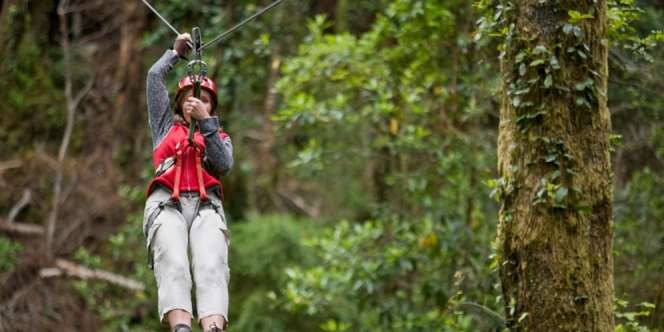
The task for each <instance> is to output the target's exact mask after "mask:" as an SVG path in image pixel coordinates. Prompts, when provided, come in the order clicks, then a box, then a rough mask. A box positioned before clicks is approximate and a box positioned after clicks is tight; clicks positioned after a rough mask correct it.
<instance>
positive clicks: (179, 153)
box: [171, 140, 208, 201]
mask: <svg viewBox="0 0 664 332" xmlns="http://www.w3.org/2000/svg"><path fill="white" fill-rule="evenodd" d="M189 148H191V149H193V150H194V153H195V155H196V156H195V157H194V158H195V159H196V181H197V182H198V194H199V197H200V199H201V200H202V201H207V200H208V195H207V191H206V190H205V181H204V180H203V165H202V164H201V158H202V154H203V149H201V147H200V146H199V145H198V144H196V142H192V143H191V144H190V143H189V142H188V141H187V140H183V141H182V142H179V143H178V144H177V145H176V146H175V182H174V183H173V193H172V194H171V199H173V200H174V201H179V200H180V182H181V179H182V163H183V159H184V158H183V157H184V150H186V149H189Z"/></svg>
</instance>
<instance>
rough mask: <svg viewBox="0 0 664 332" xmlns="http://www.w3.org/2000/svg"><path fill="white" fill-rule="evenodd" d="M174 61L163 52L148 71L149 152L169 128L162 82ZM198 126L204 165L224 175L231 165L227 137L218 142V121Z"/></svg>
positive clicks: (174, 57)
mask: <svg viewBox="0 0 664 332" xmlns="http://www.w3.org/2000/svg"><path fill="white" fill-rule="evenodd" d="M178 59H179V58H178V56H177V54H176V53H175V52H174V51H172V50H167V51H166V52H164V55H162V56H161V58H160V59H159V60H157V62H155V64H154V65H152V67H151V68H150V70H149V71H148V77H147V88H146V91H147V99H148V122H149V124H150V132H151V134H152V148H153V149H156V148H157V146H159V143H161V141H162V140H163V139H164V137H166V134H167V133H168V131H169V130H170V128H171V126H172V125H173V112H171V111H170V110H169V105H170V99H169V96H168V90H167V88H166V83H165V82H166V76H167V75H168V73H169V72H170V71H171V70H172V69H173V66H174V65H175V63H177V62H178ZM198 127H199V128H200V132H201V134H202V135H203V138H204V140H205V164H206V166H207V167H208V168H209V169H210V170H211V171H212V172H213V173H214V174H219V175H226V174H228V172H229V171H230V169H231V167H232V166H233V144H232V142H231V139H230V137H228V136H225V137H224V139H222V138H221V136H220V135H219V118H218V117H216V116H211V117H210V118H207V119H204V120H200V121H198Z"/></svg>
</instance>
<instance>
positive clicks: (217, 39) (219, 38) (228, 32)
mask: <svg viewBox="0 0 664 332" xmlns="http://www.w3.org/2000/svg"><path fill="white" fill-rule="evenodd" d="M141 1H143V3H144V4H145V5H146V6H147V7H148V8H150V10H151V11H152V12H153V13H154V14H155V15H157V17H159V18H160V19H161V21H162V22H164V24H166V25H167V26H168V27H169V28H170V29H171V30H172V31H173V32H175V34H176V35H178V36H179V35H180V32H179V31H178V30H177V29H176V28H175V27H173V25H172V24H171V23H169V22H168V21H167V20H166V19H165V18H164V17H163V16H162V15H161V14H159V12H158V11H157V10H156V9H155V8H154V7H152V5H150V3H149V2H147V0H141ZM283 2H284V0H277V1H275V2H273V3H271V4H270V5H268V6H267V7H265V8H263V9H261V10H259V11H257V12H256V13H255V14H253V15H251V16H249V17H248V18H246V19H244V20H243V21H242V22H240V23H238V24H236V25H234V26H233V27H231V28H230V29H228V30H226V31H224V32H223V33H221V34H220V35H219V36H217V37H214V38H213V39H212V40H210V41H209V42H207V43H205V44H203V45H201V46H200V50H201V51H202V50H204V49H206V48H207V47H208V46H210V45H212V44H216V43H218V42H220V41H222V40H224V39H226V38H227V37H228V36H229V35H231V34H232V33H233V32H235V31H237V30H239V29H241V28H242V27H243V26H245V25H247V23H249V22H251V21H253V20H254V19H256V18H257V17H259V16H261V15H263V14H265V13H267V12H269V11H270V10H272V9H274V8H276V7H277V6H279V5H280V4H282V3H283ZM190 46H192V45H190Z"/></svg>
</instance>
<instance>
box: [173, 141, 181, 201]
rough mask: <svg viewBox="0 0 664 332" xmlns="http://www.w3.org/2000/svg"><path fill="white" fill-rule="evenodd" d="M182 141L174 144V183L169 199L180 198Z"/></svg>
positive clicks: (176, 199)
mask: <svg viewBox="0 0 664 332" xmlns="http://www.w3.org/2000/svg"><path fill="white" fill-rule="evenodd" d="M182 156H183V151H182V142H180V143H178V144H177V145H176V146H175V183H173V193H172V194H171V199H173V200H174V201H179V200H180V180H181V178H182Z"/></svg>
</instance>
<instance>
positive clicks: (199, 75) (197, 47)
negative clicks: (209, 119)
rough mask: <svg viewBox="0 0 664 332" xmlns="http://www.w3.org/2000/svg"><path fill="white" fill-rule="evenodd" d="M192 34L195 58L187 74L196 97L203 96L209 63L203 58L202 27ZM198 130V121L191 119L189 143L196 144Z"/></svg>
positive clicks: (194, 30)
mask: <svg viewBox="0 0 664 332" xmlns="http://www.w3.org/2000/svg"><path fill="white" fill-rule="evenodd" d="M191 36H192V39H193V42H194V45H193V46H194V50H193V51H194V59H193V60H191V61H189V63H187V76H189V79H190V80H191V81H192V82H193V83H194V97H195V98H200V97H201V82H203V79H205V76H206V75H207V64H206V63H205V62H204V61H203V60H201V58H202V48H201V45H202V44H203V41H202V40H201V29H199V28H198V27H194V28H193V29H192V31H191ZM195 130H196V122H195V121H190V123H189V143H190V144H194V131H195Z"/></svg>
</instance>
